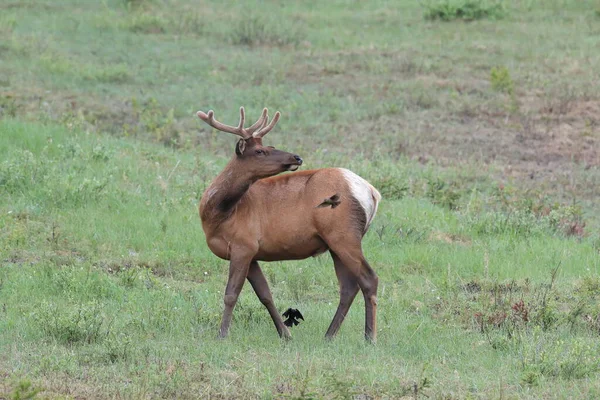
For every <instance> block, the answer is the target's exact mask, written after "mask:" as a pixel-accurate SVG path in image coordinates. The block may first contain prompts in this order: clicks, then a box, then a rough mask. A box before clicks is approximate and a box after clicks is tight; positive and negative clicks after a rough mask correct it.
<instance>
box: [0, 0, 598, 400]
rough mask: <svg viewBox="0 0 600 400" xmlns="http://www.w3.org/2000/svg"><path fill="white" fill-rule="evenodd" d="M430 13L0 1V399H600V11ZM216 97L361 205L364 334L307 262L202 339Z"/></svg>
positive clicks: (219, 162)
mask: <svg viewBox="0 0 600 400" xmlns="http://www.w3.org/2000/svg"><path fill="white" fill-rule="evenodd" d="M440 3H443V2H442V1H431V2H423V3H419V2H414V1H408V0H407V1H397V2H386V1H372V2H358V1H349V0H346V1H331V2H315V1H305V2H280V1H269V2H258V1H254V2H251V1H249V2H243V3H239V2H232V1H231V2H230V1H226V2H216V1H215V2H208V1H191V0H179V1H175V0H171V1H167V0H164V1H161V0H105V1H102V2H86V1H75V0H63V1H41V0H40V1H29V0H27V1H10V0H0V262H1V268H0V398H11V399H23V398H31V397H39V398H201V397H203V398H290V399H309V398H330V399H338V398H354V399H370V398H402V397H405V398H442V399H463V398H481V399H488V398H531V399H538V398H584V399H594V398H598V397H600V361H599V360H600V341H599V338H600V232H599V227H600V207H599V206H598V200H597V199H598V196H599V195H600V91H599V90H598V88H599V87H600V82H599V81H600V72H599V71H600V4H599V3H598V2H597V1H576V0H547V1H544V2H535V1H527V0H523V1H518V0H515V1H511V2H504V3H503V4H504V6H503V7H502V8H501V9H496V8H490V10H492V11H490V12H491V14H485V13H483V14H482V16H483V17H482V19H477V20H474V21H464V20H462V19H460V18H459V19H453V17H452V16H453V15H454V14H450V11H448V10H451V11H452V10H455V9H453V8H452V7H450V6H448V7H446V8H443V7H442V8H440V7H438V5H439V4H440ZM463 3H466V0H465V1H461V0H456V1H451V2H450V3H448V4H450V5H454V6H456V5H460V4H463ZM473 3H474V4H480V5H481V6H482V7H483V6H486V5H493V4H494V3H492V2H483V3H478V2H473ZM431 10H434V11H436V12H437V11H439V10H442V11H443V12H444V13H442V14H441V15H442V16H443V18H442V17H436V15H437V14H435V13H432V11H431ZM452 12H454V11H452ZM458 14H460V13H458ZM458 14H457V15H458ZM469 15H470V14H469ZM478 15H479V14H478ZM440 18H441V19H440ZM444 19H449V21H445V20H444ZM240 105H244V106H245V107H246V109H247V111H248V113H249V114H250V116H249V119H251V118H256V117H258V115H259V112H260V110H261V109H262V107H265V106H266V107H269V108H270V109H271V110H273V111H274V110H281V112H282V114H283V117H282V119H281V121H280V122H279V125H278V127H277V128H276V129H275V130H274V131H273V132H271V133H270V134H269V136H267V139H268V141H267V142H268V144H273V145H275V146H277V147H281V148H282V149H285V150H289V151H292V152H294V153H297V154H299V155H301V156H302V157H303V158H304V160H305V164H306V168H318V167H324V166H343V167H346V168H350V169H352V170H353V171H355V172H357V173H359V174H360V175H361V176H363V177H365V178H366V179H368V180H369V181H370V182H371V183H373V184H374V185H375V186H376V187H377V188H378V189H379V190H380V191H381V193H382V194H383V197H384V200H383V201H382V203H381V206H380V209H379V214H378V216H377V218H376V219H375V221H374V223H373V225H372V228H371V230H370V232H369V233H368V234H367V235H366V236H365V240H364V251H365V254H366V257H367V258H368V259H369V261H370V263H371V265H372V266H373V267H374V269H375V270H376V271H377V273H378V274H379V277H380V289H379V296H378V297H379V313H378V330H379V332H378V342H377V344H376V345H369V344H367V343H365V342H364V340H363V333H362V332H363V324H364V322H363V321H364V311H363V309H364V303H363V300H362V296H359V298H357V300H356V302H355V304H354V305H353V307H352V308H351V310H350V313H349V315H348V317H347V319H346V321H345V323H344V325H343V326H342V328H341V331H340V333H339V335H338V337H337V338H336V339H335V340H333V341H331V342H328V341H325V340H324V339H323V335H324V333H325V330H326V328H327V326H328V324H329V322H330V321H331V318H332V317H333V314H334V312H335V309H336V307H337V301H338V287H337V281H336V279H335V274H334V271H333V266H332V263H331V261H330V258H329V257H328V256H327V255H323V256H319V257H317V258H312V259H309V260H305V261H290V262H276V263H269V264H266V263H265V264H263V269H264V270H265V274H266V276H267V278H268V280H269V282H270V284H271V289H272V291H273V295H274V298H275V303H276V305H277V306H278V308H279V309H280V310H282V311H283V310H285V309H286V308H288V307H294V308H298V309H300V310H301V311H302V313H303V314H304V317H305V319H306V321H305V322H303V323H302V324H301V325H300V326H298V327H295V328H293V329H292V335H293V340H292V341H290V342H282V341H280V340H279V338H278V336H277V333H276V331H275V329H274V327H273V325H272V322H271V320H270V318H269V315H268V313H267V312H266V310H264V308H263V306H262V305H261V304H260V302H259V301H258V300H257V299H256V297H255V295H254V294H253V293H252V291H251V290H250V289H249V288H248V287H246V288H245V289H244V290H243V292H242V296H241V298H240V300H239V303H238V305H237V307H236V309H235V312H234V320H233V324H232V330H231V333H230V337H228V338H227V339H225V340H217V339H216V333H217V329H218V325H219V323H220V316H221V311H222V295H223V290H224V287H225V282H226V279H227V268H228V266H227V263H226V262H224V261H222V260H220V259H218V258H217V257H215V256H214V255H212V253H211V252H210V251H209V250H208V248H207V247H206V244H205V241H204V236H203V233H202V229H201V225H200V221H199V218H198V212H197V204H198V201H199V198H200V196H201V195H202V192H203V191H204V189H205V188H206V186H207V185H208V184H209V183H210V181H211V179H212V178H213V177H214V176H216V175H217V174H218V173H219V171H220V170H221V168H222V167H223V166H224V165H225V164H226V162H227V160H228V159H229V157H231V156H232V154H233V148H234V141H235V140H234V139H233V138H232V137H231V135H227V134H223V133H218V132H212V131H211V130H209V129H208V128H207V127H206V126H204V125H203V124H201V123H200V121H199V120H198V119H197V118H196V117H195V115H194V112H195V111H197V110H199V109H202V110H205V111H206V110H208V109H211V108H212V109H214V110H215V111H216V114H217V117H218V118H219V119H221V120H223V121H225V122H229V123H235V122H236V121H237V116H238V108H239V106H240ZM303 168H305V167H304V166H303Z"/></svg>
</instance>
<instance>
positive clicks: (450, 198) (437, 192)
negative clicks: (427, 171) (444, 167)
mask: <svg viewBox="0 0 600 400" xmlns="http://www.w3.org/2000/svg"><path fill="white" fill-rule="evenodd" d="M427 197H428V198H429V199H431V201H432V203H433V204H437V205H440V206H442V207H446V208H448V209H450V210H456V209H457V208H458V201H459V200H460V193H459V192H458V191H457V190H456V188H455V187H454V185H452V184H447V183H446V182H444V181H443V180H441V179H435V180H430V181H429V182H428V185H427Z"/></svg>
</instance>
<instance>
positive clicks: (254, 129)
mask: <svg viewBox="0 0 600 400" xmlns="http://www.w3.org/2000/svg"><path fill="white" fill-rule="evenodd" d="M196 115H198V117H199V118H200V119H201V120H202V121H204V122H206V123H207V124H208V125H210V126H212V127H213V128H215V129H217V130H219V131H222V132H228V133H233V134H234V135H238V136H241V137H242V138H243V139H250V138H251V137H254V138H262V137H263V136H265V135H266V134H267V133H269V131H271V129H273V127H274V126H275V124H276V123H277V121H279V117H280V116H281V114H280V113H279V111H277V112H276V113H275V117H274V118H273V120H272V121H271V123H268V122H269V114H268V110H267V109H266V108H265V109H263V112H262V114H261V116H260V118H259V119H258V121H256V122H255V123H254V124H253V125H252V126H250V127H249V128H244V122H245V121H246V112H245V111H244V107H240V123H239V124H238V126H237V127H235V126H231V125H225V124H223V123H221V122H219V121H217V120H216V119H215V112H214V111H213V110H210V111H209V112H208V113H206V114H205V113H204V112H202V111H198V112H197V113H196Z"/></svg>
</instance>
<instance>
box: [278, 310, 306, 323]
mask: <svg viewBox="0 0 600 400" xmlns="http://www.w3.org/2000/svg"><path fill="white" fill-rule="evenodd" d="M283 317H284V318H287V319H286V320H285V321H283V324H284V325H285V326H289V327H291V326H292V325H298V324H299V323H300V321H297V319H298V318H300V319H301V320H302V321H304V317H303V316H302V314H300V311H298V310H296V309H295V308H288V309H287V311H286V312H284V313H283Z"/></svg>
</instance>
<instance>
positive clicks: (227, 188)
mask: <svg viewBox="0 0 600 400" xmlns="http://www.w3.org/2000/svg"><path fill="white" fill-rule="evenodd" d="M258 179H259V178H258V177H257V176H256V174H254V173H253V172H252V171H251V170H249V169H248V168H247V166H245V165H244V163H243V162H242V161H240V160H239V159H238V158H237V157H234V158H233V159H232V160H231V161H230V162H229V163H228V164H227V166H225V169H223V171H221V173H220V174H219V175H217V177H216V178H215V179H214V181H213V182H212V183H211V184H210V186H209V187H208V189H206V191H205V192H204V194H203V195H202V200H201V201H200V217H201V218H202V220H208V219H211V218H217V219H221V220H222V219H226V218H228V217H229V216H230V215H231V213H232V212H233V210H234V209H235V206H236V204H237V203H238V202H239V201H240V199H241V198H242V197H243V196H244V194H246V192H247V191H248V189H249V188H250V186H251V185H252V184H253V183H254V182H256V181H257V180H258Z"/></svg>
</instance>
